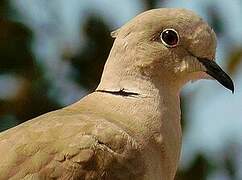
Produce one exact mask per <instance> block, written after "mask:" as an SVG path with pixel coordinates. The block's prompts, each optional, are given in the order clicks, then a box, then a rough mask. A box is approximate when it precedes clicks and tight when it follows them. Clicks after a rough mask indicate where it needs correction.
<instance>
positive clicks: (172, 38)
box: [160, 29, 179, 48]
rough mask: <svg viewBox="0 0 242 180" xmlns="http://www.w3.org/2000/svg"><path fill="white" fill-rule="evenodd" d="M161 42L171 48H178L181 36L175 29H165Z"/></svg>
mask: <svg viewBox="0 0 242 180" xmlns="http://www.w3.org/2000/svg"><path fill="white" fill-rule="evenodd" d="M160 39H161V42H162V43H163V44H164V45H165V46H166V47H169V48H172V47H176V46H177V45H178V43H179V35H178V33H177V31H176V30H174V29H165V30H164V31H162V33H161V34H160Z"/></svg>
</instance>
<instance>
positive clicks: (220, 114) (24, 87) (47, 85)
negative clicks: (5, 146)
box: [0, 0, 242, 180]
mask: <svg viewBox="0 0 242 180" xmlns="http://www.w3.org/2000/svg"><path fill="white" fill-rule="evenodd" d="M158 7H184V8H189V9H192V10H194V11H195V12H197V13H198V14H199V15H200V16H202V17H203V18H204V19H205V20H206V21H208V22H209V24H210V25H211V26H212V27H213V29H214V30H215V32H216V34H217V36H218V47H217V61H218V63H219V64H220V65H221V66H222V67H223V68H224V69H225V70H226V71H227V72H228V73H229V74H230V75H231V76H232V78H233V79H234V81H235V94H231V93H230V92H229V91H226V90H225V89H224V88H222V87H221V86H220V85H219V84H218V83H216V82H214V81H207V80H203V81H198V82H195V83H192V84H189V85H188V86H186V87H185V88H184V90H183V92H182V97H181V100H182V101H181V102H182V105H181V106H182V126H183V149H182V157H181V163H180V167H179V172H178V173H177V176H176V179H177V180H195V179H196V180H241V179H242V77H241V75H242V72H241V70H242V23H241V19H242V1H241V0H233V1H227V0H213V1H212V0H196V1H195V0H132V1H130V0H122V1H118V0H113V1H110V0H82V1H80V0H68V1H65V0H51V1H49V0H42V1H37V0H1V1H0V131H3V130H6V129H8V128H10V127H13V126H16V125H17V124H19V123H22V122H24V121H26V120H28V119H30V118H33V117H36V116H38V115H40V114H43V113H45V112H48V111H51V110H55V109H58V108H60V107H63V106H66V105H68V104H71V103H73V102H75V101H77V100H78V99H80V98H81V97H83V96H84V95H86V94H87V93H89V92H91V91H93V90H94V89H95V87H96V86H97V84H98V82H99V79H100V76H101V72H102V69H103V66H104V63H105V61H106V58H107V56H108V53H109V50H110V48H111V46H112V43H113V39H112V38H111V37H110V32H111V31H112V30H115V29H117V28H118V27H120V26H122V25H123V24H124V23H125V22H127V21H128V20H130V19H131V18H133V17H134V16H135V15H137V14H138V13H140V12H142V11H145V10H148V9H152V8H158Z"/></svg>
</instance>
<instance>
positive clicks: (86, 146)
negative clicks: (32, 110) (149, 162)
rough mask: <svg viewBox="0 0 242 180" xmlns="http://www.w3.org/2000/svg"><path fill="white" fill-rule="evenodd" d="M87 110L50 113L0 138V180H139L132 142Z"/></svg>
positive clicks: (138, 160)
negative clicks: (0, 155)
mask: <svg viewBox="0 0 242 180" xmlns="http://www.w3.org/2000/svg"><path fill="white" fill-rule="evenodd" d="M91 106H92V105H90V106H88V110H87V109H79V110H78V111H75V110H74V109H70V108H65V109H61V110H58V111H53V112H50V113H47V114H44V115H42V116H40V117H37V118H35V119H32V120H30V121H28V122H26V123H23V124H21V125H19V126H17V127H15V128H12V129H10V130H8V131H5V132H3V133H1V134H0V154H2V157H1V161H0V180H2V179H34V180H36V179H120V180H124V179H125V180H126V179H142V174H143V168H142V167H143V166H142V162H141V161H142V160H141V158H140V157H141V156H140V152H139V150H138V145H137V143H136V141H135V140H134V139H133V138H132V137H131V136H130V135H129V134H128V133H127V132H126V131H124V130H123V129H122V128H120V127H119V126H117V125H116V124H114V123H112V122H111V121H110V120H109V119H107V118H104V117H102V116H101V115H99V114H96V113H93V112H92V110H91V109H92V108H90V107H91ZM137 157H139V158H137Z"/></svg>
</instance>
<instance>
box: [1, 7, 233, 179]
mask: <svg viewBox="0 0 242 180" xmlns="http://www.w3.org/2000/svg"><path fill="white" fill-rule="evenodd" d="M112 36H113V37H115V38H116V39H115V42H114V45H113V48H112V50H111V52H110V55H109V57H108V60H107V63H106V65H105V68H104V71H103V75H102V78H101V82H100V84H99V86H98V87H97V89H96V91H95V92H93V93H91V94H89V95H87V96H86V97H84V98H83V99H81V100H80V101H79V102H77V103H74V104H72V105H70V106H68V107H65V108H63V109H60V110H57V111H53V112H50V113H47V114H44V115H42V116H39V117H37V118H34V119H32V120H30V121H28V122H25V123H23V124H21V125H19V126H17V127H14V128H12V129H9V130H7V131H5V132H3V133H1V134H0V154H2V157H1V161H0V179H1V180H2V179H33V180H38V179H112V180H116V179H117V180H128V179H132V180H135V179H136V180H142V179H146V180H160V179H162V180H171V179H173V178H174V176H175V173H176V170H177V164H178V161H179V156H180V149H181V125H180V102H179V91H180V89H181V88H182V86H183V85H184V84H185V83H186V82H188V81H190V80H196V79H201V78H207V77H208V76H209V75H210V76H212V77H214V78H215V79H217V80H218V81H219V82H220V83H221V84H223V85H224V86H225V87H227V88H229V89H230V90H232V91H233V90H234V86H233V82H232V80H231V79H230V78H229V76H228V75H227V74H226V73H225V72H224V71H223V70H222V69H221V68H220V67H219V66H218V65H217V64H216V63H215V61H214V58H215V49H216V37H215V33H214V32H213V30H212V29H211V28H210V27H209V26H208V24H207V23H205V22H204V21H203V20H202V19H201V18H200V17H199V16H197V15H196V14H195V13H193V12H192V11H190V10H185V9H154V10H150V11H147V12H144V13H142V14H140V15H138V16H137V17H135V18H134V19H133V20H131V21H130V22H128V23H127V24H126V25H124V26H123V27H121V28H120V29H118V30H117V31H115V32H113V33H112ZM207 74H209V75H207Z"/></svg>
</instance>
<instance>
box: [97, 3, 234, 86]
mask: <svg viewBox="0 0 242 180" xmlns="http://www.w3.org/2000/svg"><path fill="white" fill-rule="evenodd" d="M111 35H112V37H114V38H115V42H114V45H113V48H112V50H111V52H110V55H109V58H108V60H107V63H106V65H105V68H104V72H103V76H102V79H101V83H100V85H99V87H98V89H106V90H113V91H116V90H120V89H123V90H125V89H127V90H129V91H139V90H140V89H142V88H143V89H144V88H145V86H146V85H147V88H148V87H152V86H155V87H158V88H164V87H166V88H170V89H175V90H176V91H179V90H180V89H181V87H183V85H184V84H185V83H187V82H188V81H191V80H197V79H203V78H214V79H216V80H217V81H219V82H220V83H221V84H222V85H223V86H225V87H227V88H228V89H230V90H232V91H233V90H234V86H233V82H232V80H231V79H230V77H229V76H228V75H227V74H226V73H225V72H224V71H223V70H222V69H221V68H220V67H219V66H218V65H217V64H216V63H215V61H214V60H215V52H216V35H215V33H214V31H213V30H212V29H211V28H210V27H209V25H208V24H207V23H206V22H204V21H203V20H202V19H201V18H200V17H199V16H198V15H196V14H195V13H194V12H192V11H190V10H186V9H163V8H161V9H153V10H150V11H146V12H144V13H142V14H140V15H138V16H136V17H135V18H134V19H132V20H131V21H130V22H128V23H127V24H125V25H124V26H122V27H121V28H120V29H118V30H116V31H114V32H112V34H111Z"/></svg>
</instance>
